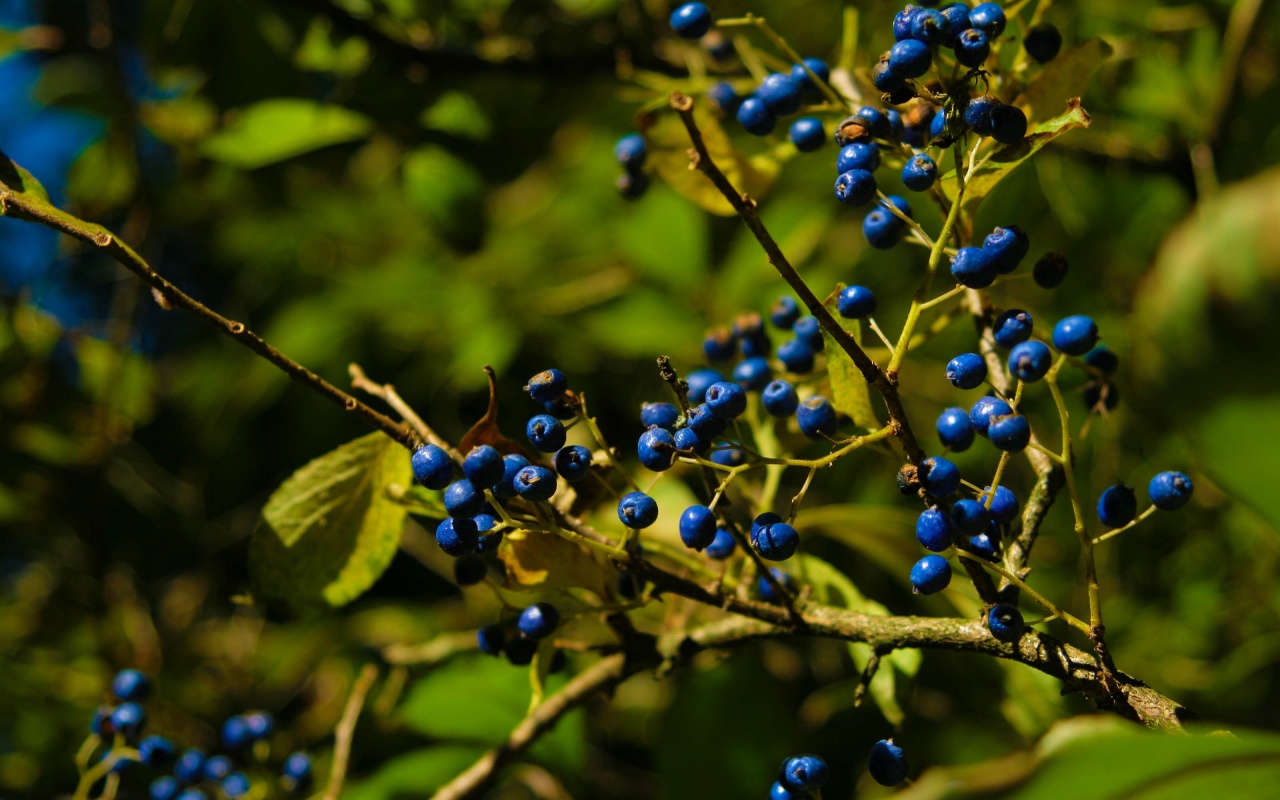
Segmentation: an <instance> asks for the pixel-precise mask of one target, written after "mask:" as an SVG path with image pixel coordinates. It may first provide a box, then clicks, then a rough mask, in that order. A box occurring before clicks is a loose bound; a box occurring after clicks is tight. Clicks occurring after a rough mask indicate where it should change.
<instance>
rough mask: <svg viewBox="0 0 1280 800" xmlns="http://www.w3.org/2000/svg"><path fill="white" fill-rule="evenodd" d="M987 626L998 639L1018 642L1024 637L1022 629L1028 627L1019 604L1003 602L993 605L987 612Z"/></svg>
mask: <svg viewBox="0 0 1280 800" xmlns="http://www.w3.org/2000/svg"><path fill="white" fill-rule="evenodd" d="M987 628H988V629H989V630H990V631H991V635H992V636H993V637H995V638H996V640H997V641H1001V642H1016V641H1018V640H1019V639H1021V638H1022V631H1023V630H1024V629H1025V628H1026V624H1025V623H1024V622H1023V620H1022V612H1021V611H1019V610H1018V608H1017V606H1014V605H1011V604H1009V603H1001V604H1000V605H998V606H992V607H991V610H990V611H988V612H987Z"/></svg>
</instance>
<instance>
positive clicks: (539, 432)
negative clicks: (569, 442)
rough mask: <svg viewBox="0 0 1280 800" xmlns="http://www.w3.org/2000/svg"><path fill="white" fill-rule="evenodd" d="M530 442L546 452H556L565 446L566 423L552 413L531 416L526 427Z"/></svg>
mask: <svg viewBox="0 0 1280 800" xmlns="http://www.w3.org/2000/svg"><path fill="white" fill-rule="evenodd" d="M524 432H525V436H527V437H528V439H529V444H531V445H533V446H534V447H535V448H537V449H538V450H541V451H542V452H544V453H554V452H555V451H557V450H559V449H560V448H561V447H564V440H565V431H564V423H562V422H560V420H558V419H556V418H555V417H553V416H551V415H550V414H537V415H535V416H533V417H530V418H529V422H528V424H527V425H525V428H524Z"/></svg>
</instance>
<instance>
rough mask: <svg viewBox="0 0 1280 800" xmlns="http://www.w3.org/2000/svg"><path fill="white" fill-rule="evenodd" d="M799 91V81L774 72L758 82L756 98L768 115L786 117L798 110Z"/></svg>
mask: <svg viewBox="0 0 1280 800" xmlns="http://www.w3.org/2000/svg"><path fill="white" fill-rule="evenodd" d="M801 89H802V87H801V85H800V81H798V80H796V79H795V78H793V77H791V76H790V75H788V74H786V73H783V72H774V73H772V74H770V75H766V76H765V79H764V80H763V81H761V82H760V88H758V89H756V97H757V98H759V99H760V101H761V102H763V103H764V105H765V108H767V109H769V113H771V114H774V115H777V116H786V115H787V114H794V113H795V112H796V111H798V110H799V109H800V101H801V97H800V93H801Z"/></svg>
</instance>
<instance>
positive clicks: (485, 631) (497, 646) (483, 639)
mask: <svg viewBox="0 0 1280 800" xmlns="http://www.w3.org/2000/svg"><path fill="white" fill-rule="evenodd" d="M504 638H505V636H504V635H503V633H502V626H501V625H485V626H484V627H482V628H481V629H480V630H478V631H476V644H477V645H478V646H479V648H480V652H481V653H484V654H485V655H487V656H496V655H499V654H500V653H501V652H502V641H503V639H504ZM285 768H286V769H288V764H287V763H286V765H285Z"/></svg>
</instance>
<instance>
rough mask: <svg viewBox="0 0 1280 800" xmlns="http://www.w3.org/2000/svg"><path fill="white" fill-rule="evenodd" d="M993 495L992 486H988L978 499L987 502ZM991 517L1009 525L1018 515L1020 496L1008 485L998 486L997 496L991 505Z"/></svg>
mask: <svg viewBox="0 0 1280 800" xmlns="http://www.w3.org/2000/svg"><path fill="white" fill-rule="evenodd" d="M990 496H991V487H990V486H987V487H986V488H984V489H983V490H982V494H980V495H979V496H978V499H979V500H981V501H982V502H983V504H986V502H987V498H988V497H990ZM989 510H990V511H991V518H992V519H993V520H995V521H996V522H998V523H1000V524H1001V525H1008V524H1009V523H1010V522H1013V521H1014V520H1015V519H1017V517H1018V496H1017V495H1016V494H1014V493H1013V490H1012V489H1010V488H1009V487H1008V486H997V487H996V496H995V498H994V499H992V501H991V505H990V506H989Z"/></svg>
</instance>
